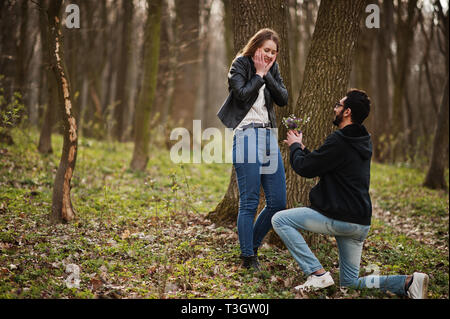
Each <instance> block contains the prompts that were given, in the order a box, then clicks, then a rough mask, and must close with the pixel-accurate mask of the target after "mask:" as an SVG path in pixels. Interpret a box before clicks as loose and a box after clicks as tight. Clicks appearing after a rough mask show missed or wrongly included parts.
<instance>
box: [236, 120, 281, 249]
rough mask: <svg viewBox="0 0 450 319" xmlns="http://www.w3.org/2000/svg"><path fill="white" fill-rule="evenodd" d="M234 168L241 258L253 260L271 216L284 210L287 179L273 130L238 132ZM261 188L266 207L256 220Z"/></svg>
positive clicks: (260, 129)
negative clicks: (237, 195)
mask: <svg viewBox="0 0 450 319" xmlns="http://www.w3.org/2000/svg"><path fill="white" fill-rule="evenodd" d="M233 165H234V167H235V170H236V179H237V184H238V188H239V213H238V219H237V229H238V235H239V243H240V248H241V255H242V256H252V255H254V251H255V250H256V249H257V248H258V247H259V246H260V245H261V242H262V240H263V239H264V237H265V236H266V235H267V233H268V232H269V230H270V229H271V228H272V223H271V219H272V216H273V215H274V214H275V213H276V212H278V211H280V210H283V209H285V208H286V177H285V174H284V165H283V160H282V158H281V153H280V150H279V148H278V141H277V134H276V132H275V131H274V130H273V129H266V128H247V129H245V130H237V131H236V132H235V135H234V137H233ZM261 185H262V187H263V190H264V195H265V197H266V206H265V207H264V209H263V210H262V211H261V213H260V214H259V215H258V217H257V219H256V220H255V215H256V211H257V208H258V204H259V196H260V187H261Z"/></svg>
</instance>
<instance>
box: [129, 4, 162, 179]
mask: <svg viewBox="0 0 450 319" xmlns="http://www.w3.org/2000/svg"><path fill="white" fill-rule="evenodd" d="M161 7H162V0H148V17H147V26H146V30H145V40H144V41H145V42H144V46H145V49H144V57H145V58H144V76H143V81H142V86H141V92H140V96H139V102H138V105H137V108H136V113H135V114H136V115H135V137H134V152H133V159H132V161H131V168H132V169H135V170H145V167H146V166H147V162H148V152H149V150H148V147H149V141H150V127H149V126H150V116H151V114H152V108H153V101H154V98H155V92H156V79H157V75H158V62H159V49H160V47H159V45H160V30H161Z"/></svg>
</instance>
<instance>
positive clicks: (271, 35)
mask: <svg viewBox="0 0 450 319" xmlns="http://www.w3.org/2000/svg"><path fill="white" fill-rule="evenodd" d="M267 40H272V41H273V42H275V44H276V45H277V52H280V36H279V35H278V33H276V32H275V31H274V30H272V29H269V28H264V29H261V30H259V31H258V32H256V33H255V34H254V35H253V36H252V37H251V38H250V40H248V42H247V44H246V45H245V47H244V48H243V49H242V50H240V51H239V52H238V54H237V55H236V58H237V57H240V56H250V57H252V56H253V55H254V54H255V52H256V50H257V49H258V48H260V47H262V45H263V44H264V42H265V41H267ZM236 58H235V59H236Z"/></svg>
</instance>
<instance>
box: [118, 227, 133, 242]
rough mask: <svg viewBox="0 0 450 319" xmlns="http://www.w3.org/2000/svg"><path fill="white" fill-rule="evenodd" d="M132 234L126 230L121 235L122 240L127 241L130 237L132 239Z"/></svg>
mask: <svg viewBox="0 0 450 319" xmlns="http://www.w3.org/2000/svg"><path fill="white" fill-rule="evenodd" d="M130 234H131V233H130V231H129V230H128V229H125V231H124V232H123V233H122V235H120V238H122V240H124V239H127V238H128V237H130Z"/></svg>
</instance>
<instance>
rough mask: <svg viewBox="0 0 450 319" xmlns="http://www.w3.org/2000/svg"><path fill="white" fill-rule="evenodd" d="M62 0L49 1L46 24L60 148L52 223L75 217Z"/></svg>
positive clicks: (74, 140) (73, 135)
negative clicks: (60, 125) (60, 131)
mask: <svg viewBox="0 0 450 319" xmlns="http://www.w3.org/2000/svg"><path fill="white" fill-rule="evenodd" d="M61 4H62V0H50V4H49V8H48V10H47V16H48V26H49V31H48V35H49V39H48V43H49V50H50V53H51V67H52V70H53V72H54V76H55V78H56V85H57V90H58V97H59V99H58V111H59V112H60V114H61V118H62V120H63V137H64V142H63V149H62V154H61V160H60V162H59V166H58V170H57V172H56V177H55V182H54V185H53V197H52V212H51V215H50V220H51V221H52V222H54V223H57V222H68V221H70V220H72V219H73V218H74V217H75V210H74V209H73V206H72V201H71V199H70V188H71V186H70V181H71V179H72V176H73V171H74V169H75V162H76V157H77V147H78V135H77V125H76V120H75V118H74V116H73V110H72V96H71V91H70V85H69V81H68V79H67V76H66V70H65V66H64V63H65V61H64V48H63V41H62V37H61V35H62V33H61V21H60V11H61Z"/></svg>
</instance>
